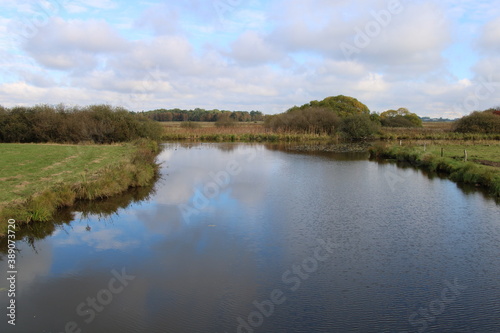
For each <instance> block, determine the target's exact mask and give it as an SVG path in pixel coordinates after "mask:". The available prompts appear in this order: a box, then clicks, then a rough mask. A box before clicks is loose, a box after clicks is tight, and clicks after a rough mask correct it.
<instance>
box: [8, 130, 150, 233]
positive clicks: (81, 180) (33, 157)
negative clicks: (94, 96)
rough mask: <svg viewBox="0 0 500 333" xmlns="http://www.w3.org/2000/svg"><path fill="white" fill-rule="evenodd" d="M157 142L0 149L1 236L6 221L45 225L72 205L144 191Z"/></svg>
mask: <svg viewBox="0 0 500 333" xmlns="http://www.w3.org/2000/svg"><path fill="white" fill-rule="evenodd" d="M157 152H158V145H157V143H156V142H153V141H149V140H145V139H141V140H138V141H135V142H133V143H127V144H120V145H47V144H0V154H1V155H2V159H1V160H0V179H1V185H0V186H1V187H0V234H3V233H5V230H6V224H7V220H8V219H11V218H13V219H15V220H16V221H18V222H20V223H23V222H24V223H29V222H34V221H40V222H43V221H48V220H50V219H51V218H52V216H53V214H54V213H55V211H56V210H57V209H58V208H61V207H65V206H72V205H73V204H74V203H75V201H76V200H92V199H98V198H105V197H109V196H112V195H115V194H118V193H121V192H123V191H125V190H126V189H128V188H130V187H137V186H144V185H146V184H148V183H149V182H150V181H151V179H152V178H153V177H154V175H155V172H156V168H157V166H156V164H155V157H156V154H157Z"/></svg>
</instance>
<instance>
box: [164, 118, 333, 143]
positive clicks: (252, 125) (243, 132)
mask: <svg viewBox="0 0 500 333" xmlns="http://www.w3.org/2000/svg"><path fill="white" fill-rule="evenodd" d="M161 125H162V126H163V128H164V132H163V136H162V139H163V140H164V141H178V140H191V141H210V142H234V141H241V142H303V141H328V140H331V137H330V136H328V135H318V134H308V133H288V132H287V133H284V132H273V131H271V130H269V129H266V128H265V127H264V125H263V123H262V122H238V123H234V125H233V126H228V127H216V126H215V123H213V122H192V123H190V124H189V125H188V124H187V123H183V122H163V123H161ZM186 125H187V126H186ZM189 126H192V127H189Z"/></svg>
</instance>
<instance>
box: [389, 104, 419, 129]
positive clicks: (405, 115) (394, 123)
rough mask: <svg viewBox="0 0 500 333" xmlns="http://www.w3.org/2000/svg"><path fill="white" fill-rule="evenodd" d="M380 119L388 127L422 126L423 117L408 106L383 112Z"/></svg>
mask: <svg viewBox="0 0 500 333" xmlns="http://www.w3.org/2000/svg"><path fill="white" fill-rule="evenodd" d="M380 121H381V123H382V126H386V127H422V119H420V117H419V116H418V115H417V114H415V113H412V112H410V111H409V110H408V109H407V108H399V109H397V110H387V111H385V112H382V113H381V114H380Z"/></svg>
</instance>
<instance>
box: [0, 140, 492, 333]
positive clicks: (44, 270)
mask: <svg viewBox="0 0 500 333" xmlns="http://www.w3.org/2000/svg"><path fill="white" fill-rule="evenodd" d="M159 161H160V162H162V165H161V177H160V179H159V180H158V181H157V182H156V184H155V185H154V188H152V189H147V191H146V193H138V192H137V191H135V192H133V193H129V194H127V195H126V196H122V198H126V199H122V200H121V201H120V199H119V198H114V199H113V200H109V201H104V202H101V203H93V204H90V203H87V204H82V205H81V207H80V208H79V206H77V207H75V208H74V209H73V210H72V211H66V212H62V213H61V214H62V216H61V218H60V221H57V223H54V224H47V225H44V226H38V227H35V226H33V227H32V228H31V229H32V230H30V231H23V232H22V235H21V231H19V234H18V238H22V239H19V240H18V241H17V242H16V247H17V249H18V252H17V253H16V269H17V275H16V291H15V294H16V295H15V304H16V310H15V313H16V317H15V324H16V325H15V326H13V325H10V324H8V323H7V321H8V320H9V318H8V317H6V316H5V314H3V315H2V316H1V318H3V319H2V321H1V323H0V331H1V332H54V333H55V332H58V333H59V332H96V333H99V332H103V333H104V332H121V333H124V332H151V333H153V332H162V333H164V332H173V333H177V332H179V333H184V332H186V333H190V332H221V333H222V332H329V333H331V332H339V333H340V332H342V333H345V332H391V333H404V332H406V333H409V332H420V333H421V332H454V333H460V332H463V333H472V332H474V333H475V332H477V333H488V332H491V333H498V332H500V319H499V318H500V301H499V300H500V278H499V277H500V218H499V217H500V214H499V213H500V206H499V205H498V204H496V203H495V201H494V200H493V199H491V198H488V197H486V196H485V195H483V194H482V193H481V192H478V191H475V190H464V189H461V188H460V187H459V186H457V184H455V183H453V182H451V181H449V180H446V179H442V178H440V177H437V176H434V175H427V174H425V173H424V172H422V171H419V170H416V169H413V168H402V167H399V166H397V165H395V164H390V163H379V162H374V161H369V160H368V158H367V156H366V154H332V153H328V154H326V153H308V154H304V153H300V154H299V153H293V152H289V151H286V150H285V149H282V148H279V147H274V146H265V145H258V144H256V145H250V144H226V143H224V144H166V145H165V149H164V150H163V152H162V153H161V155H160V156H159ZM21 236H22V237H21ZM0 256H1V259H2V261H0V271H1V272H5V274H7V273H6V272H7V271H9V269H8V267H7V255H6V254H5V251H4V253H2V254H0ZM9 288H10V284H9V281H8V280H7V279H5V278H4V279H2V280H0V290H1V291H0V295H1V299H0V305H1V306H2V309H4V310H2V312H3V313H7V311H8V310H7V309H6V307H7V306H9V303H8V302H9V298H8V297H7V294H8V291H9Z"/></svg>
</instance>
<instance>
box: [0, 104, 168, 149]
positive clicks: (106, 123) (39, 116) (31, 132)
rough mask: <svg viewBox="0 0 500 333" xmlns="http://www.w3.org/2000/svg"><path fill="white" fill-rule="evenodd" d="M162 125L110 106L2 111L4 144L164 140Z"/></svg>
mask: <svg viewBox="0 0 500 333" xmlns="http://www.w3.org/2000/svg"><path fill="white" fill-rule="evenodd" d="M162 131H163V129H162V127H161V125H160V124H158V123H156V122H154V121H152V120H150V119H148V118H146V117H145V116H143V115H140V114H136V113H133V112H129V111H127V110H125V109H123V108H118V107H111V106H109V105H91V106H88V107H85V108H66V107H64V106H63V105H59V106H57V107H53V106H49V105H37V106H34V107H29V108H27V107H14V108H12V109H10V110H9V109H4V108H0V142H20V143H40V142H58V143H65V142H72V143H78V142H94V143H112V142H124V141H131V140H135V139H139V138H148V139H151V140H156V141H158V140H160V137H161V135H162Z"/></svg>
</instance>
